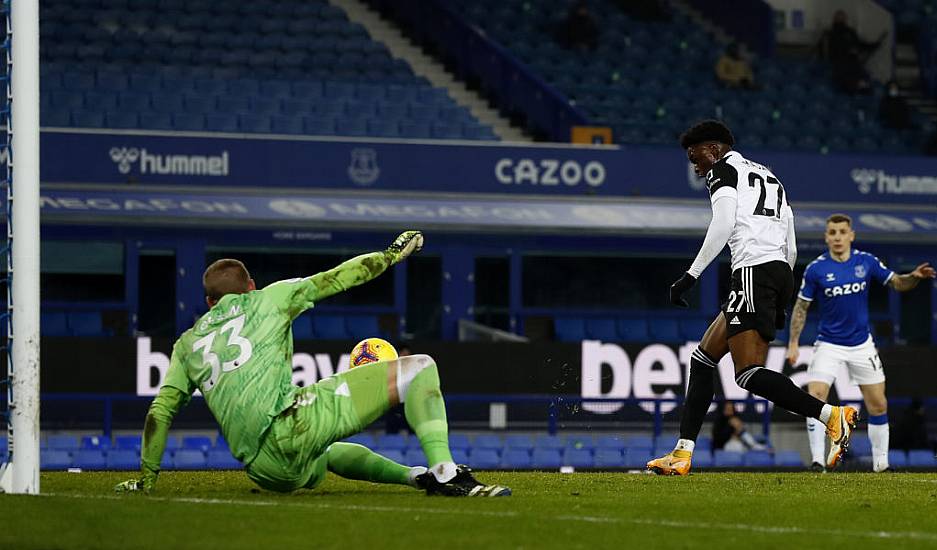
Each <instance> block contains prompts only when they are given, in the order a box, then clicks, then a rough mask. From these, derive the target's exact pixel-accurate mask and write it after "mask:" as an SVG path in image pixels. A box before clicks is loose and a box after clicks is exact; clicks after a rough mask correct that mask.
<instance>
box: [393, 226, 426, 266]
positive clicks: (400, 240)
mask: <svg viewBox="0 0 937 550" xmlns="http://www.w3.org/2000/svg"><path fill="white" fill-rule="evenodd" d="M421 248H423V233H420V232H419V231H404V232H403V233H401V234H400V236H399V237H397V238H396V239H395V240H394V242H393V243H391V245H390V246H388V247H387V250H386V251H385V254H387V255H388V256H389V257H390V263H391V265H394V264H397V263H400V262H401V261H403V260H405V259H406V258H407V256H409V255H410V254H413V253H414V252H419V251H420V249H421Z"/></svg>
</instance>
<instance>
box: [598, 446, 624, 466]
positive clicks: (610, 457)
mask: <svg viewBox="0 0 937 550" xmlns="http://www.w3.org/2000/svg"><path fill="white" fill-rule="evenodd" d="M624 465H625V460H624V455H622V452H621V450H620V449H610V448H604V449H596V450H595V467H596V468H621V467H623V466H624Z"/></svg>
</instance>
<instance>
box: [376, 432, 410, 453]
mask: <svg viewBox="0 0 937 550" xmlns="http://www.w3.org/2000/svg"><path fill="white" fill-rule="evenodd" d="M376 445H377V446H378V447H379V448H381V449H385V450H388V449H395V450H398V451H401V452H402V451H403V450H404V449H406V448H407V446H408V445H409V438H408V437H407V435H406V434H381V435H379V436H378V437H377V443H376Z"/></svg>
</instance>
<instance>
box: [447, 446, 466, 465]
mask: <svg viewBox="0 0 937 550" xmlns="http://www.w3.org/2000/svg"><path fill="white" fill-rule="evenodd" d="M450 450H451V451H452V461H453V462H455V463H456V464H468V461H469V457H468V450H466V449H450Z"/></svg>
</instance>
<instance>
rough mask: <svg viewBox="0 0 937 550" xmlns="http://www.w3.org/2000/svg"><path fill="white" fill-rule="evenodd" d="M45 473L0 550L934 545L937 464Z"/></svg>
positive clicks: (7, 516) (13, 512)
mask: <svg viewBox="0 0 937 550" xmlns="http://www.w3.org/2000/svg"><path fill="white" fill-rule="evenodd" d="M127 477H128V475H127V473H113V472H104V473H82V474H66V473H44V474H43V475H42V481H41V483H42V492H43V493H44V494H43V496H39V497H30V496H14V495H0V548H15V549H27V548H76V549H85V548H120V549H131V548H133V549H136V548H159V549H161V550H168V549H175V548H198V549H206V550H207V549H211V548H219V549H235V548H249V549H252V550H262V549H267V548H278V549H286V548H345V549H349V550H357V549H362V550H365V549H368V550H370V549H373V548H379V549H384V548H406V549H407V550H434V549H437V548H481V547H491V548H621V549H631V548H639V549H643V548H712V549H718V550H723V549H730V548H758V549H765V548H783V549H785V550H794V549H797V550H800V549H803V548H824V549H831V548H846V547H847V546H848V547H849V548H850V549H854V548H876V549H880V548H902V549H904V548H937V474H904V473H901V474H888V475H882V474H879V475H874V474H865V473H846V474H825V475H821V474H809V473H802V474H789V473H783V474H781V473H778V474H770V473H700V474H695V475H692V476H690V477H688V478H662V477H656V476H646V475H629V474H623V473H577V474H571V475H562V474H556V473H505V472H482V473H480V474H479V475H478V477H479V478H480V479H482V480H483V481H489V482H497V483H501V484H505V485H508V486H510V487H511V488H512V489H513V490H514V496H513V497H510V498H500V499H488V500H483V499H477V500H476V499H446V498H441V497H433V498H429V497H426V496H423V495H422V494H421V493H419V492H417V491H415V490H412V489H407V488H404V487H396V486H380V485H374V484H370V483H363V482H352V481H346V480H342V479H339V478H337V477H335V476H330V477H329V479H328V480H327V481H326V482H325V483H324V484H323V485H322V486H321V487H320V488H319V489H317V490H316V491H299V492H296V493H293V494H289V495H279V494H274V493H269V492H265V491H260V490H258V489H256V488H255V487H254V486H253V484H252V483H251V482H250V481H249V480H248V479H247V477H246V476H245V475H244V474H243V473H241V472H193V473H181V472H166V473H164V474H163V475H162V476H161V478H160V482H159V485H158V490H157V492H156V493H155V494H154V495H152V496H149V497H147V496H143V495H124V496H117V495H114V494H113V493H112V492H111V488H112V487H113V485H114V484H115V483H117V482H118V481H122V480H123V479H126V478H127Z"/></svg>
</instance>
